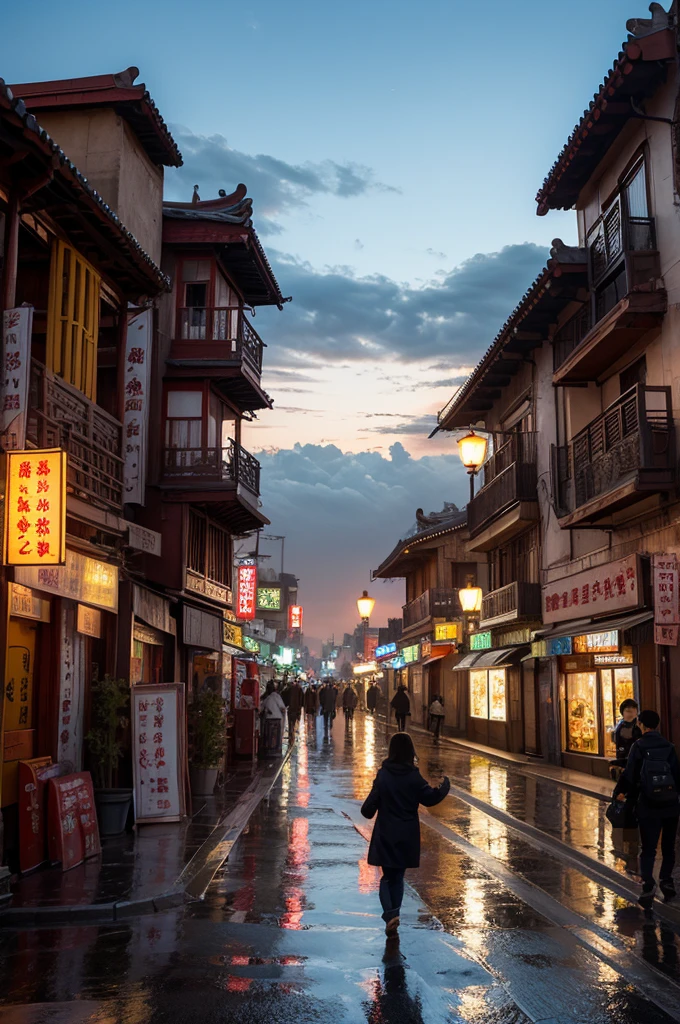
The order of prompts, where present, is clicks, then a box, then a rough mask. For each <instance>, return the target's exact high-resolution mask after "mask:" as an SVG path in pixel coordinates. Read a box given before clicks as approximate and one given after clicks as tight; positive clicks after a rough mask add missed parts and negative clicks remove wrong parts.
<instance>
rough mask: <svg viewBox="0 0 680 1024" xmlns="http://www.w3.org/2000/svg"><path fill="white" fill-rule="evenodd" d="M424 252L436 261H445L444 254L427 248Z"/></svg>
mask: <svg viewBox="0 0 680 1024" xmlns="http://www.w3.org/2000/svg"><path fill="white" fill-rule="evenodd" d="M425 252H426V253H427V255H428V256H434V257H435V258H436V259H438V260H445V259H446V253H445V252H438V250H437V249H431V248H427V249H426V250H425Z"/></svg>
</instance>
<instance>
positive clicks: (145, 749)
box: [132, 683, 186, 823]
mask: <svg viewBox="0 0 680 1024" xmlns="http://www.w3.org/2000/svg"><path fill="white" fill-rule="evenodd" d="M185 738H186V726H185V717H184V683H163V684H162V685H147V684H143V685H138V686H133V687H132V749H133V775H134V799H135V821H136V822H137V823H139V822H141V823H149V822H154V821H180V820H181V818H182V817H183V816H184V814H185V800H184V779H185V775H186V770H185V769H186V742H185Z"/></svg>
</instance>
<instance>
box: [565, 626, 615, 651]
mask: <svg viewBox="0 0 680 1024" xmlns="http://www.w3.org/2000/svg"><path fill="white" fill-rule="evenodd" d="M618 650H619V631H618V629H608V630H605V632H603V633H586V634H585V635H584V636H575V637H573V640H572V650H571V651H569V652H568V653H569V654H594V653H598V654H616V653H617V652H618Z"/></svg>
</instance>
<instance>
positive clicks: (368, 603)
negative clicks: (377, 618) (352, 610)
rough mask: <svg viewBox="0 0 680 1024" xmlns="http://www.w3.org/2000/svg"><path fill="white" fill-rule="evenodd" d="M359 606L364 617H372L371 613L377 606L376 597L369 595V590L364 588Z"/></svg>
mask: <svg viewBox="0 0 680 1024" xmlns="http://www.w3.org/2000/svg"><path fill="white" fill-rule="evenodd" d="M357 608H358V609H359V615H360V616H361V618H362V619H370V617H371V613H372V612H373V609H374V608H375V598H374V597H369V596H368V591H367V590H364V592H363V594H362V595H361V597H360V598H359V599H358V600H357Z"/></svg>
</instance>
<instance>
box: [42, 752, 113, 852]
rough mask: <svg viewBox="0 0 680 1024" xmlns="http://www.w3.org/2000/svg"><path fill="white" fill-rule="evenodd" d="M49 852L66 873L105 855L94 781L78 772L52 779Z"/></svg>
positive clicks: (49, 810) (49, 789) (49, 797)
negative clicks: (95, 803)
mask: <svg viewBox="0 0 680 1024" xmlns="http://www.w3.org/2000/svg"><path fill="white" fill-rule="evenodd" d="M47 824H48V832H47V849H48V853H49V858H50V860H51V861H60V862H61V869H62V871H68V870H69V868H74V867H75V866H76V864H82V862H83V861H84V860H86V859H87V858H88V857H96V856H97V855H98V854H100V853H101V845H100V843H99V829H98V828H97V811H96V808H95V805H94V792H93V789H92V777H91V775H90V773H89V772H74V774H72V775H62V776H60V778H58V779H50V781H49V783H48V796H47Z"/></svg>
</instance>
